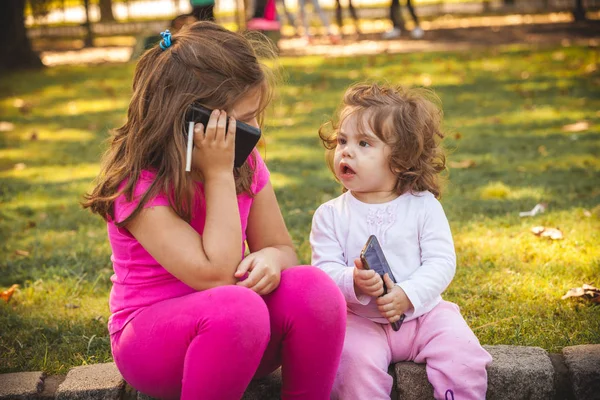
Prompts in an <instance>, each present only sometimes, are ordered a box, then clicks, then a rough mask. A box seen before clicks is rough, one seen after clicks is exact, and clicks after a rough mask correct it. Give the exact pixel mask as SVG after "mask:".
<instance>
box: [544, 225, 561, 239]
mask: <svg viewBox="0 0 600 400" xmlns="http://www.w3.org/2000/svg"><path fill="white" fill-rule="evenodd" d="M540 236H541V237H548V238H550V239H552V240H559V239H564V236H563V233H562V231H561V230H560V229H556V228H546V229H545V230H544V232H542V234H541V235H540Z"/></svg>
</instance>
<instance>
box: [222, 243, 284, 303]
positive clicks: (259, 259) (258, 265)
mask: <svg viewBox="0 0 600 400" xmlns="http://www.w3.org/2000/svg"><path fill="white" fill-rule="evenodd" d="M271 251H277V250H275V249H273V248H264V249H262V250H259V251H257V252H254V253H250V254H248V256H247V257H246V258H244V259H243V260H242V262H241V263H240V265H238V267H237V270H236V271H235V274H234V276H235V277H236V278H237V279H242V278H243V277H244V275H246V274H247V273H249V274H248V276H247V277H246V279H244V280H242V281H239V282H238V283H237V285H239V286H244V287H247V288H249V289H251V290H253V291H255V292H256V293H258V294H260V295H261V296H264V295H266V294H269V293H271V292H272V291H273V290H275V289H277V286H279V281H280V280H281V267H280V266H279V265H278V264H277V262H276V257H275V256H273V255H272V254H271Z"/></svg>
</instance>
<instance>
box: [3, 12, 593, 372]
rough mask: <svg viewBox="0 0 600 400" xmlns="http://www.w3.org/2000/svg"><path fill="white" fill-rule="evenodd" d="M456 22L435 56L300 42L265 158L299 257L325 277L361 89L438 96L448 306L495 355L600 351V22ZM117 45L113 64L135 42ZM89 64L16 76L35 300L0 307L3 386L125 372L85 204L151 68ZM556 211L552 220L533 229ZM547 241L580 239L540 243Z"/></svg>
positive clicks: (7, 148)
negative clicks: (321, 255) (108, 368)
mask: <svg viewBox="0 0 600 400" xmlns="http://www.w3.org/2000/svg"><path fill="white" fill-rule="evenodd" d="M442 22H443V21H441V22H440V25H439V26H430V27H429V29H428V30H427V35H426V38H425V40H423V41H413V40H410V39H406V38H404V39H400V40H397V41H387V42H384V41H381V40H379V39H378V37H379V36H378V31H377V30H376V29H373V31H372V32H367V33H366V35H365V37H364V38H362V39H363V40H360V41H356V40H355V39H352V38H351V37H348V38H345V39H344V41H343V43H342V44H341V45H336V46H331V45H329V44H327V43H326V42H325V40H324V39H323V40H322V41H318V42H317V43H316V44H315V45H314V47H312V46H311V49H312V50H311V51H308V50H305V49H303V47H302V46H296V47H294V46H293V45H292V43H293V40H296V39H295V38H289V37H286V38H284V40H286V41H288V42H287V43H288V44H290V48H289V49H286V48H284V46H283V45H284V44H285V43H281V46H280V47H281V48H282V51H281V58H280V60H279V64H280V66H281V69H282V71H283V72H284V74H283V76H284V81H283V83H282V84H281V85H280V86H279V90H278V93H279V95H278V97H277V99H276V100H275V102H274V103H273V105H272V107H271V108H270V109H269V110H268V113H267V117H266V126H265V138H266V140H265V143H263V144H262V145H261V147H260V151H261V153H262V154H263V156H264V157H265V159H266V161H267V164H268V166H269V168H270V169H271V171H272V175H271V177H272V181H273V185H274V187H275V189H276V193H277V196H278V199H279V202H280V206H281V208H282V211H283V214H284V216H285V219H286V223H287V225H288V228H289V230H290V232H291V234H292V237H293V239H294V242H295V244H296V246H297V249H298V253H299V257H300V259H301V261H302V262H303V263H308V262H310V247H309V243H308V233H309V230H310V223H311V218H312V213H313V212H314V210H315V209H316V207H318V205H319V204H321V203H322V202H324V201H326V200H328V199H331V198H333V197H335V196H337V195H339V194H340V193H341V192H340V187H339V185H338V184H337V183H336V182H335V181H334V180H333V179H332V177H331V174H330V172H329V171H328V169H327V167H326V166H325V163H324V160H323V148H322V146H321V144H320V143H319V140H318V136H317V130H318V128H319V126H320V125H321V123H323V122H325V121H326V120H327V118H328V116H330V115H331V114H332V112H333V111H334V110H335V108H336V106H337V104H338V102H339V100H340V98H341V95H342V93H343V91H344V89H345V88H346V87H347V86H348V85H350V84H351V83H354V82H356V81H362V80H371V81H373V80H378V81H387V82H391V83H397V84H404V85H409V86H425V87H429V88H430V89H432V90H435V92H436V93H437V95H438V96H439V97H440V99H441V100H442V103H443V107H444V112H445V123H444V129H445V131H446V140H445V145H446V147H447V149H448V167H449V169H448V173H447V174H446V177H447V180H448V183H447V185H446V190H445V193H444V196H443V198H442V204H443V206H444V208H445V210H446V213H447V215H448V218H449V220H450V223H451V227H452V229H453V233H454V239H455V244H456V249H457V255H458V270H457V274H456V277H455V279H454V281H453V282H452V284H451V285H450V287H449V288H448V290H447V291H446V292H445V294H444V297H445V298H446V299H447V300H451V301H454V302H456V303H457V304H459V306H460V307H461V309H462V312H463V314H464V316H465V318H466V320H467V322H468V323H469V324H470V326H471V327H472V328H473V330H474V331H475V333H476V334H477V336H478V337H479V339H480V341H481V342H482V343H484V344H492V345H493V344H512V345H527V346H539V347H542V348H544V349H546V350H548V351H551V352H557V351H560V349H562V348H563V347H565V346H571V345H577V344H598V343H600V307H599V306H598V305H597V304H595V303H593V302H592V301H589V300H587V299H585V298H567V299H564V300H563V299H561V296H563V295H564V294H565V293H566V292H567V291H568V290H569V289H571V288H575V287H580V286H582V285H583V284H590V285H594V286H596V287H597V286H599V285H600V246H599V245H598V243H600V189H599V188H600V158H599V155H600V129H599V128H600V112H599V111H598V110H600V71H599V70H600V58H599V43H600V32H599V28H598V23H597V22H595V21H591V22H587V23H583V24H571V23H569V22H567V21H560V20H558V21H550V20H548V21H546V22H540V23H524V24H507V23H506V24H497V25H495V24H493V23H489V24H487V25H485V24H483V23H480V24H474V25H475V26H471V27H469V26H466V27H465V26H462V25H464V24H465V23H462V25H461V24H460V23H459V25H458V26H454V27H451V26H444V25H443V24H442ZM369 35H371V36H369ZM104 40H108V41H109V43H108V44H109V45H107V46H101V47H100V48H101V49H108V50H106V51H110V50H115V49H119V48H127V47H128V46H125V45H122V43H125V42H127V40H130V39H128V38H118V39H114V38H113V39H104ZM110 40H114V41H115V42H110ZM40 43H41V42H38V43H37V44H36V45H37V46H41V44H40ZM119 43H121V44H119ZM127 43H130V42H127ZM360 46H363V47H362V48H361V47H360ZM377 46H381V47H377ZM304 47H306V46H304ZM374 48H375V50H373V49H374ZM84 52H85V50H83V51H82V50H76V51H75V49H73V48H68V46H66V47H64V48H56V47H55V48H49V49H48V50H46V53H45V55H46V56H48V55H49V54H52V55H56V56H58V55H62V56H65V55H66V54H70V53H73V56H72V58H71V59H69V60H67V62H65V61H64V60H63V61H62V62H56V63H55V66H53V67H50V68H46V69H44V70H41V71H21V72H15V73H11V74H5V75H3V76H2V77H0V109H1V110H2V112H1V114H0V115H1V116H0V203H1V204H2V207H0V252H1V254H2V255H3V257H2V260H1V261H0V289H2V290H3V289H6V288H8V287H10V286H11V285H13V284H18V285H19V288H18V289H17V290H16V291H15V293H14V295H13V296H12V298H11V300H10V301H9V302H4V301H0V373H1V372H13V371H27V370H44V371H46V372H49V373H65V372H66V371H67V370H68V369H69V368H71V367H72V366H76V365H84V364H91V363H99V362H106V361H110V360H111V355H110V343H109V338H108V334H107V330H106V320H107V318H108V315H109V311H108V305H107V297H108V292H109V289H110V276H111V274H112V270H111V264H110V248H109V245H108V242H107V240H106V227H105V224H104V222H103V221H102V220H101V219H100V218H99V217H97V216H93V215H90V214H89V213H88V212H86V211H85V210H82V209H81V207H80V206H79V202H80V201H81V198H82V195H83V193H85V192H86V191H87V190H89V189H90V187H91V182H92V180H93V178H94V177H95V175H96V174H97V172H98V169H99V157H100V154H101V153H102V150H103V149H104V148H105V145H106V139H107V138H108V131H109V129H111V128H114V127H117V126H119V125H121V124H122V123H123V122H124V118H125V114H126V109H127V105H128V100H129V96H130V93H131V91H130V87H131V78H132V73H133V70H134V66H135V63H134V62H106V59H105V58H102V57H99V58H98V57H96V58H94V57H92V58H91V59H90V58H88V59H86V58H85V57H82V54H84ZM334 56H335V57H334ZM85 60H87V61H89V62H91V64H81V62H82V61H85ZM61 64H64V65H61ZM539 203H544V204H545V205H546V210H545V212H544V213H541V214H538V215H536V216H534V217H520V216H519V212H522V211H527V210H531V209H532V208H533V207H534V206H535V205H536V204H539ZM536 226H544V227H546V228H557V229H559V230H560V232H561V233H562V236H563V238H562V239H557V240H553V239H551V238H548V237H542V236H538V235H535V234H533V233H532V228H534V227H536Z"/></svg>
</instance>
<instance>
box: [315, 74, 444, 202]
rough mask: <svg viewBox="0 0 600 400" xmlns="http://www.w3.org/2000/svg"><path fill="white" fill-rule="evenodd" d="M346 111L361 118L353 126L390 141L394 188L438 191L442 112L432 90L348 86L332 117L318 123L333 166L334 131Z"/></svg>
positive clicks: (442, 163)
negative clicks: (357, 123) (394, 179)
mask: <svg viewBox="0 0 600 400" xmlns="http://www.w3.org/2000/svg"><path fill="white" fill-rule="evenodd" d="M350 115H356V116H357V120H358V121H362V123H360V124H359V125H360V126H358V127H357V129H359V131H361V130H363V132H361V133H364V129H365V128H369V129H370V130H371V131H372V132H373V133H375V135H377V137H378V138H379V139H381V140H382V141H383V142H384V143H386V144H388V145H389V146H390V147H391V149H392V151H391V154H390V159H389V166H390V169H391V170H392V172H394V173H395V174H396V176H397V178H398V179H397V181H396V187H395V190H396V192H397V193H398V194H403V193H406V192H411V193H415V192H422V191H427V190H428V191H430V192H431V193H433V194H434V195H435V197H436V198H440V197H441V186H442V182H441V176H440V173H441V172H442V171H444V170H445V169H446V156H445V151H444V149H443V147H442V146H441V140H442V139H443V138H444V134H443V132H442V131H441V122H442V117H443V112H442V109H441V102H440V100H439V98H438V97H437V96H436V95H435V94H434V93H433V91H431V90H428V89H421V88H406V87H403V86H391V85H379V84H364V83H362V84H356V85H353V86H351V87H350V88H348V90H346V93H345V94H344V98H343V101H342V104H341V106H340V107H339V109H338V111H337V112H336V114H335V116H334V118H333V119H332V120H330V121H329V122H327V123H325V124H323V125H322V126H321V127H320V128H319V137H320V138H321V140H322V142H323V145H324V146H325V148H326V149H327V152H326V157H327V164H328V165H329V168H330V169H331V170H332V172H333V171H334V168H333V156H334V153H335V148H336V146H337V134H338V132H339V129H340V126H341V125H342V122H343V121H344V120H345V119H346V118H348V117H349V116H350Z"/></svg>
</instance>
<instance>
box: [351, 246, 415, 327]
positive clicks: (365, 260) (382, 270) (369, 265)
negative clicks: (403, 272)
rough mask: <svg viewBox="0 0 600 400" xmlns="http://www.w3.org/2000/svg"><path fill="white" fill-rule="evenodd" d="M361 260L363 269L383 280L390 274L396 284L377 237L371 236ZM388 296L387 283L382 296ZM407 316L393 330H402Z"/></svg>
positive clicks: (393, 324) (395, 324)
mask: <svg viewBox="0 0 600 400" xmlns="http://www.w3.org/2000/svg"><path fill="white" fill-rule="evenodd" d="M360 260H361V261H362V264H363V267H364V268H365V269H372V270H373V271H375V272H377V273H378V274H379V275H380V276H381V279H383V275H385V274H388V276H389V277H390V279H391V280H392V282H394V283H396V278H394V274H393V273H392V270H391V268H390V265H389V264H388V262H387V260H386V259H385V255H384V254H383V249H382V248H381V246H380V245H379V241H378V240H377V237H376V236H375V235H371V236H369V239H368V240H367V243H366V244H365V247H363V249H362V251H361V252H360ZM386 294H387V287H386V285H385V283H384V284H383V294H382V296H384V295H386ZM405 317H406V316H405V315H404V314H402V315H401V316H400V319H399V320H398V321H396V322H394V323H392V329H393V330H395V331H397V330H398V329H400V326H401V325H402V322H403V321H404V318H405Z"/></svg>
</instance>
